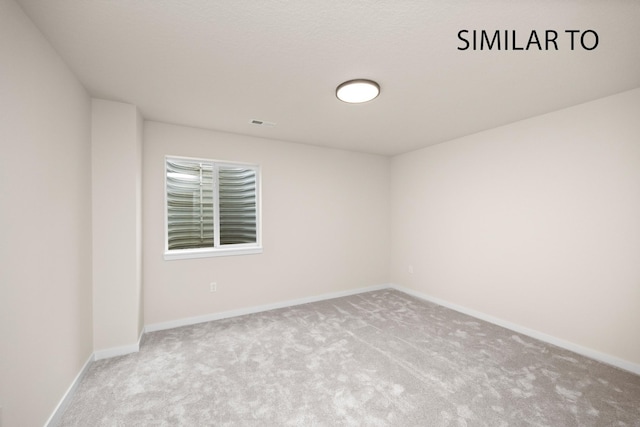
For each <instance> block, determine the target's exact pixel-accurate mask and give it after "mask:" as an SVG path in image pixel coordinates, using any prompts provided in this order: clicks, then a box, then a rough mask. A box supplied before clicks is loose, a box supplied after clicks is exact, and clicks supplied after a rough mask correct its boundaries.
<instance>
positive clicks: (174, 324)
mask: <svg viewBox="0 0 640 427" xmlns="http://www.w3.org/2000/svg"><path fill="white" fill-rule="evenodd" d="M389 287H390V286H389V285H375V286H368V287H365V288H357V289H350V290H347V291H340V292H332V293H328V294H322V295H316V296H312V297H305V298H299V299H294V300H288V301H282V302H276V303H273V304H265V305H258V306H254V307H247V308H240V309H238V310H229V311H223V312H220V313H212V314H205V315H203V316H196V317H188V318H185V319H176V320H170V321H168V322H160V323H153V324H150V325H146V326H145V328H144V330H145V332H155V331H162V330H165V329H173V328H178V327H180V326H188V325H195V324H197V323H204V322H210V321H212V320H220V319H227V318H229V317H236V316H244V315H245V314H253V313H260V312H262V311H269V310H275V309H278V308H285V307H292V306H296V305H301V304H308V303H311V302H318V301H324V300H328V299H334V298H340V297H346V296H349V295H356V294H361V293H363V292H370V291H379V290H381V289H388V288H389Z"/></svg>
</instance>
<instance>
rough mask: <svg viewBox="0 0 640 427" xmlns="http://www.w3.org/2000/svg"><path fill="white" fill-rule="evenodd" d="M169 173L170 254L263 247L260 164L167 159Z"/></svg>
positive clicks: (168, 250)
mask: <svg viewBox="0 0 640 427" xmlns="http://www.w3.org/2000/svg"><path fill="white" fill-rule="evenodd" d="M165 173H166V203H167V206H166V209H167V211H166V215H167V218H166V220H167V236H166V239H167V240H166V242H167V246H166V247H167V253H170V252H171V251H174V253H175V252H176V251H180V250H187V252H188V250H194V249H197V250H200V251H202V250H205V251H206V249H211V250H212V252H215V251H217V250H219V249H221V248H225V247H226V248H231V249H234V248H236V249H237V248H246V247H256V248H257V247H259V230H258V224H259V212H258V208H259V204H258V198H259V194H258V189H259V186H258V167H257V166H252V165H240V164H232V163H227V162H214V161H206V160H197V159H183V158H167V159H166V172H165ZM219 252H222V251H219ZM250 253H255V251H254V252H250ZM165 255H166V254H165Z"/></svg>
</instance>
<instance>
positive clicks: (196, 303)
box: [143, 122, 389, 324]
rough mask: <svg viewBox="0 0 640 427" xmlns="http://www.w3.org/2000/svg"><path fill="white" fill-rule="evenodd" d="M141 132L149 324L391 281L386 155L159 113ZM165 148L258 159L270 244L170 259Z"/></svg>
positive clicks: (175, 151) (187, 153)
mask: <svg viewBox="0 0 640 427" xmlns="http://www.w3.org/2000/svg"><path fill="white" fill-rule="evenodd" d="M144 134H145V136H144V140H145V142H144V150H143V152H144V155H143V157H144V165H143V171H144V176H143V183H144V184H143V194H144V197H143V215H144V217H143V221H144V237H143V241H144V246H143V253H144V255H143V259H144V263H143V265H144V269H143V272H144V284H145V286H144V287H145V289H144V292H145V322H146V323H147V324H155V323H160V322H167V321H172V320H176V319H183V318H188V317H193V316H199V315H205V314H212V313H218V312H223V311H227V310H233V309H240V308H248V307H254V306H258V305H263V304H270V303H275V302H282V301H286V300H291V299H297V298H305V297H311V296H317V295H321V294H325V293H330V292H338V291H345V290H350V289H354V288H358V287H365V286H372V285H382V284H385V283H388V256H389V160H388V158H385V157H381V156H375V155H367V154H358V153H353V152H347V151H340V150H333V149H326V148H319V147H312V146H306V145H300V144H291V143H285V142H279V141H274V140H267V139H260V138H253V137H248V136H241V135H233V134H227V133H220V132H213V131H206V130H200V129H194V128H188V127H180V126H173V125H167V124H161V123H155V122H145V130H144ZM165 155H177V156H191V157H204V158H210V159H218V160H232V161H239V162H247V163H257V164H260V165H261V167H262V196H263V197H262V207H263V217H262V226H263V246H264V252H263V253H262V254H257V255H246V256H230V257H217V258H204V259H191V260H173V261H165V260H164V259H163V251H164V156H165ZM211 281H216V282H217V283H218V291H217V292H215V293H211V292H209V282H211Z"/></svg>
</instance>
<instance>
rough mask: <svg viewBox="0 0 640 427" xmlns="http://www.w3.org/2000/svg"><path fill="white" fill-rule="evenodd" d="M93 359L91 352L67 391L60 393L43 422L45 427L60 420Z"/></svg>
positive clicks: (56, 423) (49, 426)
mask: <svg viewBox="0 0 640 427" xmlns="http://www.w3.org/2000/svg"><path fill="white" fill-rule="evenodd" d="M94 360H95V359H94V355H93V353H92V354H91V356H89V358H88V359H87V361H86V362H84V365H83V366H82V369H80V372H79V373H78V375H76V377H75V378H74V379H73V381H72V382H71V385H70V386H69V388H68V389H67V391H66V392H65V393H64V395H62V399H60V402H59V403H58V406H56V407H55V409H54V410H53V412H52V413H51V416H50V417H49V419H48V420H47V421H46V422H45V423H44V425H45V427H55V426H56V425H58V423H59V422H60V417H61V416H62V414H63V413H64V410H65V409H67V406H69V402H70V401H71V398H72V397H73V395H74V393H75V391H76V388H77V387H78V384H80V381H82V378H84V376H85V374H86V373H87V370H88V369H89V366H91V363H93V361H94Z"/></svg>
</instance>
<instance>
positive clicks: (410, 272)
mask: <svg viewBox="0 0 640 427" xmlns="http://www.w3.org/2000/svg"><path fill="white" fill-rule="evenodd" d="M409 274H413V265H410V266H409Z"/></svg>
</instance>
